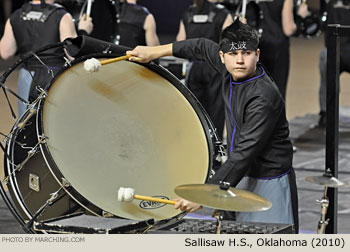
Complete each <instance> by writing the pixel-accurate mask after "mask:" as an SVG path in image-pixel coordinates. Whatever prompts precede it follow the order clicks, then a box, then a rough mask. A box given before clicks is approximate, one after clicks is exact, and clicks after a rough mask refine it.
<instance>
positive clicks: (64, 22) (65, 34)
mask: <svg viewBox="0 0 350 252" xmlns="http://www.w3.org/2000/svg"><path fill="white" fill-rule="evenodd" d="M75 37H77V32H76V30H75V26H74V23H73V19H72V16H71V15H70V14H69V13H66V14H65V15H64V16H63V17H62V18H61V22H60V41H61V42H62V41H63V40H65V39H66V38H75ZM65 52H66V51H65ZM66 55H67V57H68V58H69V59H70V60H73V59H74V58H72V57H71V56H69V55H68V53H67V52H66Z"/></svg>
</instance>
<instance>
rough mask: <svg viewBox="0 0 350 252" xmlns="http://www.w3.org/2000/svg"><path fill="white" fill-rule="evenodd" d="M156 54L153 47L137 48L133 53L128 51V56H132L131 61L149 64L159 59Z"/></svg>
mask: <svg viewBox="0 0 350 252" xmlns="http://www.w3.org/2000/svg"><path fill="white" fill-rule="evenodd" d="M155 52H156V50H155V48H154V47H153V46H137V47H135V48H134V49H133V50H132V51H127V52H126V54H127V55H131V57H130V58H129V60H130V61H136V62H140V63H148V62H150V61H151V60H154V59H157V57H156V56H155V55H156V54H155Z"/></svg>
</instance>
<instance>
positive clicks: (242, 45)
mask: <svg viewBox="0 0 350 252" xmlns="http://www.w3.org/2000/svg"><path fill="white" fill-rule="evenodd" d="M235 50H247V42H246V41H238V42H232V43H231V47H230V51H235Z"/></svg>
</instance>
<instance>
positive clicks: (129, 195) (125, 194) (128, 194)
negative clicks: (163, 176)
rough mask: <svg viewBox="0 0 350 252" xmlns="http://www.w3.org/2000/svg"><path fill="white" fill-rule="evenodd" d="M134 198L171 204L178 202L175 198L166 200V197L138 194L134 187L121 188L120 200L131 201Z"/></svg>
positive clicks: (119, 192) (119, 191)
mask: <svg viewBox="0 0 350 252" xmlns="http://www.w3.org/2000/svg"><path fill="white" fill-rule="evenodd" d="M134 199H138V200H145V201H152V202H158V203H164V204H169V205H175V204H176V201H174V200H166V199H160V198H154V197H149V196H142V195H137V194H135V189H134V188H126V187H120V188H119V190H118V201H122V202H123V201H124V202H131V201H133V200H134Z"/></svg>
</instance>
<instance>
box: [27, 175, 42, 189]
mask: <svg viewBox="0 0 350 252" xmlns="http://www.w3.org/2000/svg"><path fill="white" fill-rule="evenodd" d="M29 188H30V189H32V190H33V191H36V192H40V178H39V176H38V175H35V174H32V173H30V174H29Z"/></svg>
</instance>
